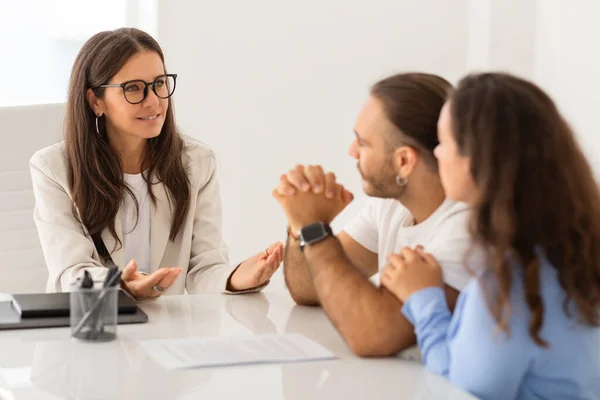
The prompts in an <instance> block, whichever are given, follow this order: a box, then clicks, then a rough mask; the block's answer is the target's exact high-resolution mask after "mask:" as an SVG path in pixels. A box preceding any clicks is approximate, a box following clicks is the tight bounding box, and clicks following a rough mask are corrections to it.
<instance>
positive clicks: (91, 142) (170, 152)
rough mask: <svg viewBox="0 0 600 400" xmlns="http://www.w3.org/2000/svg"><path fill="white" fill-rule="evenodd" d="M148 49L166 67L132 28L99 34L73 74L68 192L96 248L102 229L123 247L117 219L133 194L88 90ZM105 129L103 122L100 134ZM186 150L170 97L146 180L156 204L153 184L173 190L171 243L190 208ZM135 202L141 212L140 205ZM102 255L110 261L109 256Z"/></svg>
mask: <svg viewBox="0 0 600 400" xmlns="http://www.w3.org/2000/svg"><path fill="white" fill-rule="evenodd" d="M143 50H150V51H154V52H156V53H157V54H158V55H159V56H160V58H161V60H162V61H163V64H164V55H163V52H162V50H161V48H160V46H159V45H158V43H157V42H156V41H155V40H154V39H153V38H152V37H151V36H150V35H148V34H147V33H145V32H143V31H140V30H138V29H133V28H122V29H117V30H114V31H106V32H100V33H98V34H96V35H94V36H92V37H91V38H90V39H89V40H88V41H87V42H86V43H85V44H84V45H83V47H82V48H81V50H80V51H79V54H78V55H77V58H76V59H75V64H74V66H73V70H72V72H71V79H70V82H69V97H68V102H67V111H66V120H65V143H66V159H67V170H68V181H69V190H70V192H71V196H72V199H73V213H74V215H75V217H76V218H78V220H79V221H80V222H81V223H82V224H83V225H84V226H85V227H86V228H87V230H88V231H89V233H90V235H91V236H92V239H93V240H94V242H95V243H96V245H97V247H98V243H99V242H100V243H101V237H100V235H101V233H102V230H104V229H105V228H107V227H108V229H109V231H110V233H111V235H112V236H113V237H114V238H115V240H116V242H117V244H118V245H119V246H122V243H121V241H120V240H119V238H118V235H117V232H116V228H115V218H116V216H117V212H118V210H119V207H120V205H121V202H122V200H123V196H124V194H125V193H129V195H131V196H132V197H133V194H132V193H131V190H130V189H129V188H128V187H127V186H126V185H125V183H124V180H123V167H122V165H121V160H120V158H119V156H118V155H117V154H116V153H115V151H114V150H113V149H112V148H111V146H110V145H109V143H108V140H107V137H106V135H105V134H104V135H98V134H97V133H96V115H95V114H94V111H93V110H92V108H91V106H90V104H89V103H88V100H87V98H86V92H87V90H88V89H94V88H96V87H98V86H99V85H103V84H107V83H108V82H109V81H110V79H111V78H112V77H113V76H114V75H116V74H117V73H118V71H119V70H120V69H121V68H122V67H123V66H124V65H125V63H126V62H127V61H128V60H129V59H130V58H131V57H132V56H133V55H135V54H136V53H138V52H140V51H143ZM94 93H95V95H96V96H97V97H99V98H102V96H103V95H104V91H103V89H102V88H100V89H96V90H95V91H94ZM103 126H104V123H103V121H101V122H100V129H101V130H102V129H103ZM183 146H184V142H183V140H182V138H181V135H180V134H179V131H178V130H177V127H176V125H175V118H174V115H173V107H172V103H171V98H169V107H168V109H167V113H166V116H165V122H164V125H163V127H162V130H161V132H160V135H159V136H157V137H155V138H152V139H148V142H147V151H146V156H145V159H144V161H143V168H145V169H147V175H146V177H145V179H147V181H149V184H148V191H149V195H150V198H151V200H152V202H153V203H156V196H155V195H154V193H153V191H152V184H156V183H157V182H162V183H164V185H165V186H166V188H167V189H168V192H167V193H168V195H169V200H170V203H173V206H174V212H173V221H172V225H171V232H170V236H169V237H170V239H171V240H174V239H175V236H177V233H178V231H179V229H180V228H181V225H182V224H183V221H184V219H185V216H186V214H187V212H188V209H189V207H190V204H189V202H190V183H189V179H188V176H187V173H186V171H185V167H184V165H183V160H182V151H183ZM134 200H135V197H134ZM135 204H136V208H138V204H137V202H136V203H135ZM171 206H172V204H169V207H171ZM113 250H114V249H113ZM108 251H111V250H108ZM100 253H101V256H103V257H105V258H106V257H107V256H108V254H102V251H100Z"/></svg>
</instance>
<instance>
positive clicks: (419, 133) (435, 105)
mask: <svg viewBox="0 0 600 400" xmlns="http://www.w3.org/2000/svg"><path fill="white" fill-rule="evenodd" d="M451 88H452V85H451V84H450V83H449V82H448V81H447V80H445V79H444V78H442V77H440V76H437V75H433V74H427V73H422V72H408V73H401V74H396V75H392V76H389V77H387V78H385V79H383V80H381V81H379V82H377V83H375V84H374V85H373V87H372V88H371V95H372V96H373V97H375V98H377V99H378V100H379V101H381V103H382V104H383V107H384V111H385V113H386V116H387V117H388V119H389V120H390V121H391V122H392V124H394V126H395V127H396V128H397V129H398V130H399V131H400V132H402V135H396V136H397V137H394V138H392V140H391V146H389V150H393V149H396V148H398V147H399V146H401V145H404V144H408V145H410V146H411V147H413V148H416V149H417V150H425V151H424V152H423V153H422V154H423V155H424V159H425V160H426V161H427V162H428V163H429V164H430V165H432V166H434V167H435V168H437V160H436V158H435V157H434V155H433V150H434V149H435V147H436V146H437V145H438V136H437V120H438V117H439V115H440V111H441V109H442V107H443V106H444V103H445V101H446V97H447V94H448V91H449V90H450V89H451Z"/></svg>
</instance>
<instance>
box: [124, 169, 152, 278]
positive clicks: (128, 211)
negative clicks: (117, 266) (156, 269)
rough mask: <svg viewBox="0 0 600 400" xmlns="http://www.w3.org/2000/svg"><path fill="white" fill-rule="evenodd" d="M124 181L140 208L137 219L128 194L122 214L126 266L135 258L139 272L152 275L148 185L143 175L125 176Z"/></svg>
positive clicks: (133, 205)
mask: <svg viewBox="0 0 600 400" xmlns="http://www.w3.org/2000/svg"><path fill="white" fill-rule="evenodd" d="M124 179H125V184H126V185H128V186H129V188H130V189H131V191H132V192H133V194H134V195H135V198H136V200H137V203H138V206H139V217H137V215H136V211H135V203H134V202H133V198H132V197H131V196H130V195H129V194H128V193H127V192H126V193H125V196H124V197H125V198H124V199H123V205H122V206H121V207H122V208H121V212H120V215H121V228H122V230H123V249H124V250H125V265H127V264H129V261H131V260H132V259H134V258H135V261H136V262H137V266H138V271H142V272H146V273H150V199H149V197H150V196H149V195H148V184H147V183H146V181H145V180H144V177H143V175H142V174H136V175H130V174H124ZM136 217H137V218H136ZM136 222H137V224H136ZM125 265H124V266H125Z"/></svg>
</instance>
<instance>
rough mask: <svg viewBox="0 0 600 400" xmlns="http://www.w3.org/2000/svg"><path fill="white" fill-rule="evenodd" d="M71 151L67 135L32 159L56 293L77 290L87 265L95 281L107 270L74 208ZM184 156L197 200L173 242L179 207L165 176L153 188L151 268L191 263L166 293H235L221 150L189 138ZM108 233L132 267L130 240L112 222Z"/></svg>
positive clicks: (117, 254) (108, 241)
mask: <svg viewBox="0 0 600 400" xmlns="http://www.w3.org/2000/svg"><path fill="white" fill-rule="evenodd" d="M64 150H65V144H64V142H60V143H57V144H55V145H53V146H50V147H47V148H45V149H43V150H40V151H38V152H37V153H35V154H34V155H33V157H32V158H31V160H30V168H31V178H32V180H33V191H34V194H35V209H34V220H35V224H36V226H37V230H38V234H39V237H40V241H41V244H42V250H43V252H44V258H45V260H46V265H47V267H48V271H49V277H48V284H47V285H46V290H47V291H48V292H56V291H68V290H70V288H72V287H73V284H74V282H75V280H76V279H77V278H78V277H79V276H80V275H81V274H82V270H83V269H87V270H88V271H89V272H90V273H91V274H92V276H93V278H94V280H103V279H104V277H105V276H106V275H105V274H106V271H107V269H106V267H105V266H104V265H103V263H102V261H101V260H100V257H99V255H98V251H97V250H96V248H95V246H94V243H93V241H92V238H91V236H90V235H89V233H88V231H87V229H86V228H85V226H83V225H82V224H81V223H80V222H78V221H77V219H76V218H75V216H74V215H73V212H72V204H73V202H72V198H71V194H70V193H69V186H68V183H67V168H66V158H65V153H64ZM183 157H184V160H183V161H184V166H185V167H186V169H187V171H188V174H189V178H190V179H189V180H190V184H191V191H190V193H191V205H190V210H189V212H188V215H187V217H186V219H185V221H184V223H183V225H182V227H181V229H180V231H179V234H178V235H177V236H176V238H175V241H173V242H172V241H170V240H169V233H170V230H171V209H170V207H169V201H168V198H167V192H166V188H165V187H164V185H163V184H162V183H158V184H155V185H153V187H152V190H153V192H154V194H155V196H156V205H154V204H152V206H151V207H152V208H151V218H150V273H152V272H154V271H156V270H158V269H159V268H161V267H181V268H183V270H184V272H185V271H186V270H187V273H182V274H180V275H179V277H178V278H177V281H176V282H175V283H174V284H173V285H172V286H171V287H170V288H169V289H168V290H167V291H166V292H165V294H181V293H184V292H185V291H187V292H188V293H201V292H227V291H226V285H227V279H228V278H229V276H230V275H231V273H232V272H233V270H234V269H235V267H232V266H231V265H230V264H229V257H228V252H227V247H226V246H225V243H224V242H223V238H222V226H221V220H222V211H221V195H220V191H219V183H218V180H217V176H216V173H215V156H214V153H213V152H212V151H211V150H210V149H209V148H207V147H205V146H203V145H202V144H200V143H196V142H193V141H190V140H186V141H185V147H184V152H183ZM121 211H122V210H119V214H120V213H121ZM120 221H121V218H120V215H117V218H116V220H115V227H116V231H117V234H118V236H119V238H120V239H121V240H122V238H123V236H122V230H121V224H120ZM102 239H103V240H104V244H105V245H106V248H107V249H108V250H109V251H112V253H111V257H112V259H113V261H114V262H115V264H116V265H117V266H119V268H121V269H122V268H124V267H125V265H126V264H127V263H128V262H129V261H130V260H124V259H123V258H124V250H123V248H122V247H121V248H117V249H116V250H115V251H113V249H114V248H115V240H114V238H113V237H112V235H111V234H110V233H109V231H108V229H105V230H104V231H103V232H102ZM263 287H264V285H263ZM261 288H262V287H261ZM261 288H257V289H256V290H259V289H261ZM249 291H252V290H249ZM236 293H241V292H236Z"/></svg>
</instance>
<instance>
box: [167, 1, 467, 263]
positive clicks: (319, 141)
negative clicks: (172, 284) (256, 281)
mask: <svg viewBox="0 0 600 400" xmlns="http://www.w3.org/2000/svg"><path fill="white" fill-rule="evenodd" d="M176 4H177V6H174V3H173V2H170V1H166V0H160V1H159V13H158V15H159V24H158V37H159V41H160V43H161V45H162V46H163V48H164V50H165V52H166V56H167V62H168V65H167V67H168V68H169V71H171V72H176V73H178V74H179V78H178V87H177V92H176V94H175V103H176V115H177V120H178V122H179V124H180V126H181V127H182V128H183V130H184V132H185V133H187V134H189V135H191V136H193V137H195V138H197V139H200V140H202V141H204V142H205V143H207V144H209V145H210V146H211V147H212V148H213V149H214V150H215V151H216V153H217V156H218V159H219V160H220V162H219V167H220V168H221V169H220V177H221V183H222V193H223V203H224V210H225V219H224V226H225V236H226V240H227V241H228V243H229V245H230V248H231V256H232V258H233V259H234V260H240V259H242V258H243V257H246V256H249V255H251V254H253V253H255V252H257V251H260V250H262V249H263V248H264V247H265V246H267V244H269V243H270V242H272V241H275V240H281V239H283V238H284V231H285V219H284V218H283V214H282V213H281V212H280V210H279V207H278V205H277V204H276V202H275V200H273V199H272V197H271V191H272V190H273V188H274V187H275V186H276V184H277V183H278V182H279V175H280V174H281V173H283V172H285V171H287V170H288V169H290V168H292V167H293V166H294V165H295V164H296V163H319V164H323V165H324V166H325V167H326V168H328V169H331V170H333V171H335V172H336V174H337V175H338V180H339V181H341V182H342V183H344V184H345V185H347V186H349V187H350V188H351V189H352V190H353V191H354V193H355V194H359V193H362V190H361V186H360V181H359V175H358V173H357V172H356V169H355V161H354V160H352V159H351V158H350V157H349V156H348V155H347V148H348V146H349V144H350V142H351V140H352V139H353V133H352V128H353V125H354V120H355V116H356V115H357V112H358V110H359V108H360V106H361V105H362V103H363V101H364V100H365V99H366V96H367V94H368V88H369V86H370V84H372V83H374V82H375V81H376V80H378V79H379V78H382V77H384V76H385V75H387V74H390V73H392V72H397V71H407V70H420V71H430V72H435V73H438V74H441V75H443V76H445V77H447V78H448V79H450V80H452V81H454V80H456V79H457V78H458V77H459V76H460V75H461V74H462V73H464V71H465V67H466V46H467V43H466V38H467V13H466V11H467V1H466V0H455V1H452V2H448V1H446V0H426V1H424V0H403V1H399V0H372V1H370V2H366V1H364V0H352V1H349V0H329V1H321V0H305V1H303V2H289V1H285V2H284V1H280V0H255V1H252V2H247V1H243V0H237V1H234V0H228V1H221V2H210V3H209V2H198V1H191V0H185V1H179V2H177V3H176ZM361 200H362V197H361V198H359V199H358V200H357V201H355V204H354V205H353V206H351V208H350V209H349V210H348V212H347V213H345V214H344V215H343V216H342V218H341V219H340V221H338V224H336V225H337V226H338V227H339V226H340V225H342V223H343V222H344V221H347V220H348V218H349V217H350V216H351V215H353V214H355V213H356V212H357V211H358V209H359V208H360V207H359V206H360V203H361Z"/></svg>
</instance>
